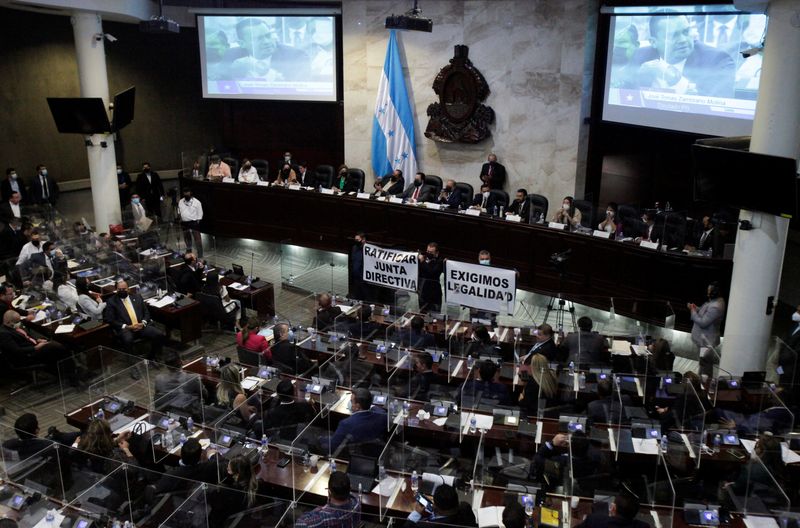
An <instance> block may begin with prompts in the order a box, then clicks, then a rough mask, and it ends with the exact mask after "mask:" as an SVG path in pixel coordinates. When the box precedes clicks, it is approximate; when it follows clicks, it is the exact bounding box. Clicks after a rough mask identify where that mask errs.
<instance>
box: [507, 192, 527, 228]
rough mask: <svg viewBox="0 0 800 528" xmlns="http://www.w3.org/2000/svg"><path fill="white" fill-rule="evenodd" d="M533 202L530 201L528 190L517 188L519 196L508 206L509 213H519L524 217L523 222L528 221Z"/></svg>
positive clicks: (518, 214)
mask: <svg viewBox="0 0 800 528" xmlns="http://www.w3.org/2000/svg"><path fill="white" fill-rule="evenodd" d="M530 207H531V204H530V203H529V202H528V191H527V190H525V189H517V196H516V197H515V198H514V201H513V202H511V205H509V206H508V211H506V214H507V215H517V216H519V217H520V218H521V219H522V222H527V221H528V216H529V215H530Z"/></svg>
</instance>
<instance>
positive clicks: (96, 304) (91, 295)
mask: <svg viewBox="0 0 800 528" xmlns="http://www.w3.org/2000/svg"><path fill="white" fill-rule="evenodd" d="M75 288H76V289H77V290H78V309H79V310H80V311H81V312H83V313H85V314H86V315H88V316H89V317H90V318H91V319H92V321H102V320H103V310H105V309H106V303H105V302H103V299H102V298H101V297H100V294H99V293H97V292H93V291H89V282H88V281H87V280H86V278H85V277H78V278H77V280H76V281H75Z"/></svg>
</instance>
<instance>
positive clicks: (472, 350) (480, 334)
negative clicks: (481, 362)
mask: <svg viewBox="0 0 800 528" xmlns="http://www.w3.org/2000/svg"><path fill="white" fill-rule="evenodd" d="M465 354H466V355H468V356H472V357H473V358H478V357H481V356H494V355H497V346H496V345H495V342H494V341H492V336H491V334H490V333H489V329H488V328H486V327H485V326H483V325H479V326H476V327H475V330H473V331H472V341H470V342H469V344H468V345H467V349H466V351H465Z"/></svg>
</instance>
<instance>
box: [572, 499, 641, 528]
mask: <svg viewBox="0 0 800 528" xmlns="http://www.w3.org/2000/svg"><path fill="white" fill-rule="evenodd" d="M638 514H639V500H638V499H636V498H635V497H634V496H633V495H630V494H627V493H621V494H619V495H617V496H616V498H615V499H614V502H612V503H611V505H610V506H609V507H608V513H606V512H605V511H599V512H595V513H590V514H589V515H588V516H587V517H586V518H585V519H584V520H583V522H582V523H580V524H579V525H578V526H576V527H575V528H649V527H650V525H649V524H647V523H646V522H644V521H639V520H637V519H636V515H638Z"/></svg>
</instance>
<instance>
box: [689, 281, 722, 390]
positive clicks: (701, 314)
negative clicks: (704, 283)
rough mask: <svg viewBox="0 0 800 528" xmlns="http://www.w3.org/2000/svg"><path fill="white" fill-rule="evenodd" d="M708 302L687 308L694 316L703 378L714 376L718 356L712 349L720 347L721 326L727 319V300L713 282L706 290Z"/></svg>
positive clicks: (700, 371) (694, 328)
mask: <svg viewBox="0 0 800 528" xmlns="http://www.w3.org/2000/svg"><path fill="white" fill-rule="evenodd" d="M706 295H707V297H708V301H706V302H705V303H703V305H702V306H700V307H698V306H697V305H696V304H694V303H688V304H687V305H686V307H687V308H688V309H689V311H690V312H691V316H692V323H693V324H692V343H694V344H695V346H697V347H698V349H699V356H698V357H699V360H698V363H699V370H698V374H700V375H701V376H712V375H713V373H714V363H716V361H717V355H716V354H715V353H714V351H713V350H712V349H711V347H717V348H718V347H719V343H720V335H719V333H720V326H721V325H722V319H723V318H724V317H725V299H723V298H722V295H721V293H720V291H719V285H718V284H717V283H716V282H712V283H711V284H709V285H708V289H707V290H706Z"/></svg>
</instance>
